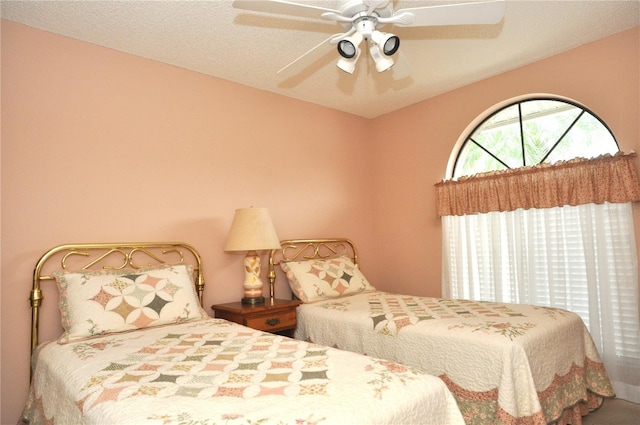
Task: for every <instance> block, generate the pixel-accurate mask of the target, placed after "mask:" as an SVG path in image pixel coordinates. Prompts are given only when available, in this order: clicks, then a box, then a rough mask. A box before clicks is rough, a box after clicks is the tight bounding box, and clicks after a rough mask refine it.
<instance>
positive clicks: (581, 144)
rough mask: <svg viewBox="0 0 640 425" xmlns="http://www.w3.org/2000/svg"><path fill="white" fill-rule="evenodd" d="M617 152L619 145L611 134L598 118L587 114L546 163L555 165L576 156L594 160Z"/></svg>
mask: <svg viewBox="0 0 640 425" xmlns="http://www.w3.org/2000/svg"><path fill="white" fill-rule="evenodd" d="M616 152H618V144H617V143H616V141H615V139H614V138H613V136H612V135H611V132H609V130H608V129H607V128H606V127H605V126H604V125H602V123H601V122H600V121H599V120H598V119H597V118H596V117H594V116H593V115H591V114H587V113H585V114H583V115H582V116H581V117H580V119H579V120H578V122H577V123H576V125H574V126H573V128H571V130H570V131H569V133H567V135H566V136H565V138H564V139H563V140H562V141H561V142H560V143H559V144H558V146H557V147H556V149H554V150H553V152H551V154H550V155H549V158H547V161H545V162H549V163H554V162H558V161H563V160H567V159H571V158H575V157H576V156H579V157H582V158H593V157H596V156H599V155H603V154H605V153H608V154H611V155H613V154H615V153H616Z"/></svg>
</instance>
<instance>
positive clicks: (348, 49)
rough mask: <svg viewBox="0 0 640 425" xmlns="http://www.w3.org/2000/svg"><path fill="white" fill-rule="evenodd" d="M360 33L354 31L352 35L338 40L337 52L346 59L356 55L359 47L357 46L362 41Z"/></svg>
mask: <svg viewBox="0 0 640 425" xmlns="http://www.w3.org/2000/svg"><path fill="white" fill-rule="evenodd" d="M362 38H363V37H362V34H360V33H355V34H354V35H353V36H350V37H345V38H343V39H342V40H340V41H339V42H338V53H340V56H342V57H343V58H346V59H351V58H353V57H356V56H357V55H358V54H359V52H360V48H359V47H358V46H359V45H360V43H361V42H362Z"/></svg>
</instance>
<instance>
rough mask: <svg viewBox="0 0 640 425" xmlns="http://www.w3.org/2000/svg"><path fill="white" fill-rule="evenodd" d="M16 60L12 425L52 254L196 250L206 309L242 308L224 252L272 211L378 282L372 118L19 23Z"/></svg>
mask: <svg viewBox="0 0 640 425" xmlns="http://www.w3.org/2000/svg"><path fill="white" fill-rule="evenodd" d="M2 62H3V69H2V71H3V74H2V109H3V111H4V114H3V116H2V120H3V122H2V142H3V143H2V219H3V221H2V266H3V267H2V281H1V282H2V284H1V285H2V286H1V288H2V301H1V302H2V305H1V306H2V418H1V420H0V422H1V423H9V422H10V423H15V421H16V420H17V419H18V416H19V414H20V411H21V409H22V405H23V403H24V401H25V397H26V393H27V388H28V376H29V375H28V355H29V329H30V328H29V320H30V307H29V303H28V302H27V299H28V295H29V291H30V286H31V275H32V272H33V267H34V266H35V263H36V261H37V260H38V258H39V257H40V255H42V254H43V253H44V251H45V250H47V249H48V248H50V247H53V246H55V245H58V244H61V243H69V242H91V241H139V240H184V241H186V242H189V243H191V244H192V245H194V246H195V247H197V248H198V249H199V250H200V252H201V254H202V256H203V261H204V264H203V269H204V274H205V279H206V282H207V283H208V285H209V286H208V287H207V288H206V289H205V299H206V302H205V306H206V307H207V310H208V307H209V306H210V305H211V304H212V303H214V302H227V301H235V300H239V299H240V297H241V296H242V280H243V269H242V261H241V258H242V256H241V255H234V254H225V253H223V245H224V242H225V239H226V234H227V231H228V229H229V225H230V223H231V220H232V218H233V214H234V211H235V209H236V208H239V207H248V206H261V207H267V208H269V210H270V212H271V216H272V218H273V221H274V223H275V225H276V228H277V230H278V234H279V236H280V237H281V238H288V237H320V236H327V235H330V234H331V235H336V236H342V235H348V236H350V237H352V238H354V239H355V240H357V241H358V242H359V243H361V244H362V251H363V252H362V254H363V255H362V256H363V259H364V260H363V263H364V265H365V267H367V269H369V270H372V274H373V273H374V271H373V269H375V263H374V261H373V257H374V252H373V247H374V244H373V218H372V216H371V207H372V206H373V191H372V190H371V185H370V182H371V181H372V179H373V170H372V169H371V167H370V164H371V162H372V161H373V156H372V155H373V154H372V151H371V150H370V149H369V146H370V141H369V140H368V138H367V137H362V134H364V133H365V132H366V131H367V130H368V124H369V123H368V122H367V120H364V119H361V118H358V117H355V116H353V115H349V114H345V113H342V112H337V111H333V110H330V109H326V108H321V107H318V106H314V105H311V104H308V103H303V102H300V101H296V100H292V99H288V98H285V97H282V96H277V95H273V94H270V93H267V92H263V91H258V90H255V89H252V88H248V87H243V86H240V85H237V84H232V83H229V82H227V81H223V80H220V79H216V78H212V77H209V76H206V75H202V74H198V73H195V72H190V71H187V70H184V69H180V68H176V67H173V66H169V65H164V64H160V63H157V62H153V61H149V60H145V59H141V58H139V57H134V56H131V55H127V54H123V53H120V52H117V51H114V50H109V49H104V48H101V47H97V46H94V45H91V44H87V43H82V42H78V41H75V40H72V39H68V38H64V37H60V36H57V35H53V34H50V33H47V32H43V31H38V30H34V29H31V28H28V27H25V26H22V25H19V24H15V23H12V22H7V21H3V23H2ZM309 117H313V119H310V118H309ZM296 118H299V119H296ZM319 205H320V206H321V209H320V208H319V207H318V206H319ZM263 271H264V270H263ZM279 283H280V284H282V285H279V286H278V288H277V292H276V293H277V294H278V295H279V296H281V297H284V298H288V297H289V296H290V293H289V291H288V289H285V286H284V285H286V283H285V282H284V281H283V279H280V281H279ZM44 303H45V305H46V307H45V309H47V310H48V311H50V313H54V311H55V309H56V308H57V305H56V303H55V301H54V300H53V299H51V298H50V299H49V300H47V299H45V301H44ZM208 311H210V310H208ZM54 314H55V313H54ZM45 317H47V316H45ZM50 317H55V316H50ZM58 326H59V322H58V321H57V320H56V322H55V323H49V324H44V323H43V324H42V330H43V331H44V332H46V333H48V334H49V335H50V336H51V335H53V332H57V331H58Z"/></svg>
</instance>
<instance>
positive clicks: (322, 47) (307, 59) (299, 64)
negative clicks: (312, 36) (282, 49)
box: [278, 33, 344, 77]
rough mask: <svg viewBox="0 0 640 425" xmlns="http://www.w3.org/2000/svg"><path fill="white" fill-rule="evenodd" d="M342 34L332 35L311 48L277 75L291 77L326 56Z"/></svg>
mask: <svg viewBox="0 0 640 425" xmlns="http://www.w3.org/2000/svg"><path fill="white" fill-rule="evenodd" d="M343 35H344V33H339V34H333V35H332V36H331V37H329V38H327V39H326V40H324V41H323V42H322V43H320V44H318V45H317V46H315V47H313V48H312V49H311V50H308V51H307V52H306V53H305V54H304V55H302V56H300V57H298V58H297V59H296V60H294V61H293V62H291V63H290V64H288V65H287V66H285V67H284V68H282V69H280V71H278V74H280V75H282V76H284V77H291V76H293V75H295V74H297V73H298V72H300V70H302V69H303V68H305V67H307V66H309V65H311V64H312V63H313V62H315V61H316V60H318V59H320V58H321V57H322V56H324V55H326V54H327V53H328V52H329V51H331V49H332V48H333V44H334V43H335V41H334V40H336V39H338V38H339V37H341V36H343Z"/></svg>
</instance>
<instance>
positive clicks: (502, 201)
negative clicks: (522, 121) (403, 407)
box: [435, 152, 640, 217]
mask: <svg viewBox="0 0 640 425" xmlns="http://www.w3.org/2000/svg"><path fill="white" fill-rule="evenodd" d="M635 156H636V154H635V152H631V153H628V154H625V153H622V152H619V153H617V154H616V155H613V156H612V155H608V154H607V155H603V156H600V157H597V158H593V159H584V158H576V159H572V160H569V161H563V162H559V163H556V164H539V165H536V166H533V167H526V168H518V169H515V170H506V171H494V172H489V173H482V174H476V175H474V176H469V177H463V178H460V179H458V180H447V181H443V182H440V183H437V184H436V185H435V186H436V210H437V214H438V217H441V216H445V215H465V214H475V213H487V212H490V211H513V210H516V209H518V208H523V209H529V208H552V207H557V206H563V205H581V204H588V203H596V204H602V203H604V202H612V203H623V202H634V201H640V181H639V180H638V172H637V170H636V168H635V166H634V164H633V157H635Z"/></svg>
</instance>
